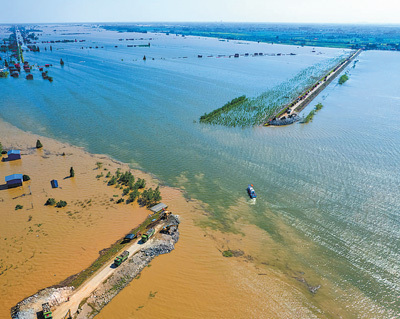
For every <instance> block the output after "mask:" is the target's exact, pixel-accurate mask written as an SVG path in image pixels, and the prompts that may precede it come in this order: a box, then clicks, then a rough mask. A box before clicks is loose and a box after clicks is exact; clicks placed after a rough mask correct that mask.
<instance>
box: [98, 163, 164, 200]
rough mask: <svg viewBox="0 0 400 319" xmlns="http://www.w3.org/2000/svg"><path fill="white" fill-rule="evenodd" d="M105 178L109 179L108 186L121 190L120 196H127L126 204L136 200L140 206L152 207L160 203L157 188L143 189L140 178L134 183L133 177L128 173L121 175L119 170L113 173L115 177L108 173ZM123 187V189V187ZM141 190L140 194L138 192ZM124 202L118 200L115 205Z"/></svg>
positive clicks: (144, 184) (142, 181)
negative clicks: (114, 186)
mask: <svg viewBox="0 0 400 319" xmlns="http://www.w3.org/2000/svg"><path fill="white" fill-rule="evenodd" d="M106 178H110V180H109V181H108V185H109V186H113V185H116V186H117V187H120V188H122V189H123V191H122V196H127V197H128V198H127V199H126V203H127V204H129V203H132V202H134V201H135V200H138V202H139V204H140V205H143V206H147V207H149V206H152V205H155V204H157V203H159V202H160V201H161V193H160V189H159V187H157V188H156V189H154V190H153V189H152V188H149V189H145V187H146V181H145V180H144V179H142V178H138V179H137V180H136V182H135V177H134V176H133V174H132V173H131V172H129V171H126V172H124V173H122V172H121V171H120V169H118V170H117V171H116V172H115V175H112V176H111V174H110V173H108V174H107V175H106ZM124 186H125V187H124ZM141 189H143V191H142V192H140V191H139V190H141ZM123 201H124V200H119V201H117V203H122V202H123Z"/></svg>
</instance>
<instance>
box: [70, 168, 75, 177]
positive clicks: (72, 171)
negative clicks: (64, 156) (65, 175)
mask: <svg viewBox="0 0 400 319" xmlns="http://www.w3.org/2000/svg"><path fill="white" fill-rule="evenodd" d="M74 176H75V171H74V168H73V167H71V168H70V170H69V177H74Z"/></svg>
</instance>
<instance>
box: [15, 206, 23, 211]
mask: <svg viewBox="0 0 400 319" xmlns="http://www.w3.org/2000/svg"><path fill="white" fill-rule="evenodd" d="M22 208H24V206H22V205H17V206H15V210H18V209H22Z"/></svg>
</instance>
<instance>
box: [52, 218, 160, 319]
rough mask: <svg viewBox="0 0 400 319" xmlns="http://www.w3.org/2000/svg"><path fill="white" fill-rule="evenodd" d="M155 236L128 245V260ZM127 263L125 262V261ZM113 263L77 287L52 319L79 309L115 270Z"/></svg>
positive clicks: (56, 310)
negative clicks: (83, 301) (143, 241)
mask: <svg viewBox="0 0 400 319" xmlns="http://www.w3.org/2000/svg"><path fill="white" fill-rule="evenodd" d="M161 227H162V225H158V226H156V227H155V231H156V233H157V232H158V231H159V230H160V229H161ZM154 237H155V235H154V236H153V238H152V239H150V240H149V241H147V242H146V243H144V244H142V243H140V240H136V241H135V242H134V243H133V244H132V245H130V246H129V247H128V248H126V249H125V250H127V251H129V258H131V257H132V256H133V255H134V254H135V253H136V252H138V251H140V250H141V249H142V248H146V247H147V246H149V245H150V243H151V242H152V241H153V240H154ZM125 262H127V261H125ZM113 263H114V261H110V262H108V263H107V264H106V265H105V266H104V267H103V268H101V269H100V270H98V271H97V272H96V274H95V275H94V276H92V277H91V278H90V279H89V280H88V281H86V282H85V283H84V284H83V285H82V286H81V287H79V288H78V289H77V290H76V291H75V292H74V293H73V294H72V296H70V298H69V301H67V302H65V303H63V304H61V305H60V306H59V307H57V308H56V309H55V310H54V311H53V318H54V319H62V318H64V316H65V314H66V313H67V311H68V310H71V313H72V314H74V313H75V312H76V311H77V310H78V307H79V304H80V303H81V301H82V300H83V299H85V298H87V297H89V295H90V294H91V293H92V292H93V291H94V290H95V289H96V288H97V287H98V286H99V285H100V284H101V283H102V282H103V281H104V280H106V279H107V278H108V277H110V276H111V275H112V273H113V272H114V271H116V270H117V268H114V267H112V265H113Z"/></svg>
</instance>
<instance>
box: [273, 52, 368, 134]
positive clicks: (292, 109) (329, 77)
mask: <svg viewBox="0 0 400 319" xmlns="http://www.w3.org/2000/svg"><path fill="white" fill-rule="evenodd" d="M361 51H362V50H361V49H359V50H357V51H356V52H353V53H352V54H351V55H350V56H349V57H348V58H347V59H346V60H344V61H342V62H340V63H339V64H338V65H337V66H336V67H335V68H334V69H333V70H331V71H330V72H329V73H328V74H326V75H325V76H324V77H323V78H321V79H320V80H319V81H318V82H316V83H315V84H314V85H313V86H312V87H311V88H309V89H307V90H306V91H305V92H303V93H302V94H301V95H300V96H299V97H298V98H296V99H295V100H294V101H292V102H291V103H290V104H289V105H285V107H283V110H285V111H284V112H282V111H281V112H282V114H281V115H279V116H277V117H276V118H273V119H271V120H269V121H268V122H267V123H266V124H265V125H266V126H268V125H282V123H281V122H284V121H285V120H286V119H288V118H291V117H296V116H298V113H300V112H301V111H302V110H303V109H304V108H305V107H306V106H307V105H308V104H309V103H310V102H311V101H312V100H313V99H314V98H315V97H317V96H318V94H319V93H320V92H321V91H322V90H323V89H325V87H327V86H328V84H330V83H331V82H332V81H333V80H334V79H335V78H336V77H337V76H338V75H339V74H340V73H341V72H342V71H343V70H344V69H345V68H346V67H347V66H348V65H349V64H350V63H351V62H352V61H353V60H354V59H355V58H356V57H357V56H358V55H359V54H360V53H361ZM278 114H279V113H278ZM294 122H295V121H292V122H289V123H287V124H292V123H294Z"/></svg>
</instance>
